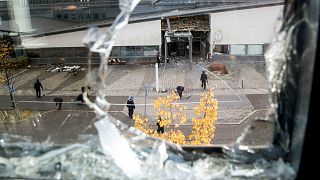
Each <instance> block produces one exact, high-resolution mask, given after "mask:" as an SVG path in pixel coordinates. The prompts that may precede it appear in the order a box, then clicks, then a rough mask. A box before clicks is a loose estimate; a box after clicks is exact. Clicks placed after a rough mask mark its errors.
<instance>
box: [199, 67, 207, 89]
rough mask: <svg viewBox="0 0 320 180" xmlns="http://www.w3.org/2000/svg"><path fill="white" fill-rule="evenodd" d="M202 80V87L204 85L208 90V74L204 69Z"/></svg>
mask: <svg viewBox="0 0 320 180" xmlns="http://www.w3.org/2000/svg"><path fill="white" fill-rule="evenodd" d="M200 81H201V87H203V89H204V90H206V85H207V83H208V76H207V74H206V73H205V72H204V71H202V74H201V77H200Z"/></svg>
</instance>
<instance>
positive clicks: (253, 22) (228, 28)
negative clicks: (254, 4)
mask: <svg viewBox="0 0 320 180" xmlns="http://www.w3.org/2000/svg"><path fill="white" fill-rule="evenodd" d="M282 8H283V6H282V5H281V6H270V7H263V8H254V9H245V10H235V11H227V12H219V13H211V15H210V29H211V40H210V44H264V43H270V42H271V41H272V38H273V37H274V35H275V28H276V22H277V18H278V17H279V16H280V15H281V13H282ZM217 32H218V33H217ZM219 32H220V33H221V34H222V38H221V41H220V42H217V41H216V40H215V35H216V34H219ZM217 39H218V38H217Z"/></svg>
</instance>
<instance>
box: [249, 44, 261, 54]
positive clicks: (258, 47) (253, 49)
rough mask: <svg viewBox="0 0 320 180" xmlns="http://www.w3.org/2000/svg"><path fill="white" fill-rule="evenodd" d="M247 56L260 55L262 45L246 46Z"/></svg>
mask: <svg viewBox="0 0 320 180" xmlns="http://www.w3.org/2000/svg"><path fill="white" fill-rule="evenodd" d="M247 48H248V55H262V53H263V45H248V46H247Z"/></svg>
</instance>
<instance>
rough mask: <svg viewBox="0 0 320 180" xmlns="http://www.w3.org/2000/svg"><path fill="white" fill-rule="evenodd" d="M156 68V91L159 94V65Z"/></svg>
mask: <svg viewBox="0 0 320 180" xmlns="http://www.w3.org/2000/svg"><path fill="white" fill-rule="evenodd" d="M155 67H156V91H157V93H158V92H159V71H158V63H156V65H155Z"/></svg>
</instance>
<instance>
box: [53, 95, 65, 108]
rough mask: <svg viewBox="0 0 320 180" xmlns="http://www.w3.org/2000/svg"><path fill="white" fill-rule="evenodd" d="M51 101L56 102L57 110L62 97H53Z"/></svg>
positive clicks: (60, 105) (60, 104)
mask: <svg viewBox="0 0 320 180" xmlns="http://www.w3.org/2000/svg"><path fill="white" fill-rule="evenodd" d="M53 102H55V103H56V108H57V109H58V110H59V109H61V107H62V102H63V98H62V97H54V98H53Z"/></svg>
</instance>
